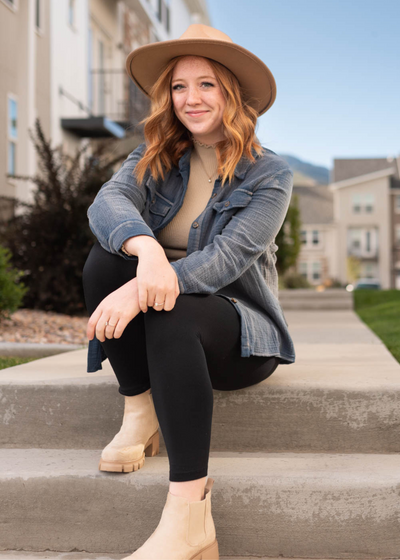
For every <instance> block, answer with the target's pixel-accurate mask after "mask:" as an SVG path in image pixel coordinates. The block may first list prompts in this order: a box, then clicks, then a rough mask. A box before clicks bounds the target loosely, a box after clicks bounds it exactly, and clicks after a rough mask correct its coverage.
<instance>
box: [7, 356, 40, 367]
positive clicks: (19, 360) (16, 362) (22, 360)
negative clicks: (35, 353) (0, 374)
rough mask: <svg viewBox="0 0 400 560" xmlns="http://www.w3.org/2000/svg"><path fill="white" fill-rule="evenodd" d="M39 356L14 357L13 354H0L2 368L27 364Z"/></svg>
mask: <svg viewBox="0 0 400 560" xmlns="http://www.w3.org/2000/svg"><path fill="white" fill-rule="evenodd" d="M37 359H38V358H14V357H13V356H0V369H5V368H8V367H12V366H18V365H19V364H26V363H27V362H32V361H33V360H37Z"/></svg>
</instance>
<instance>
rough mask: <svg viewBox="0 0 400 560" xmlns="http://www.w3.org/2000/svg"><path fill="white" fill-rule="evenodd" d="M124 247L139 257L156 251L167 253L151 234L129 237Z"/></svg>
mask: <svg viewBox="0 0 400 560" xmlns="http://www.w3.org/2000/svg"><path fill="white" fill-rule="evenodd" d="M124 248H125V249H126V251H128V253H130V254H131V255H136V256H137V257H139V258H140V257H142V256H144V255H148V254H149V253H156V252H159V253H161V254H162V253H164V255H165V252H164V249H163V247H162V246H161V245H160V243H159V242H158V241H157V240H156V239H154V238H153V237H150V236H149V235H135V236H134V237H129V239H127V240H126V241H125V242H124Z"/></svg>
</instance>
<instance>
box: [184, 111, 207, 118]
mask: <svg viewBox="0 0 400 560" xmlns="http://www.w3.org/2000/svg"><path fill="white" fill-rule="evenodd" d="M207 112H208V111H195V112H188V113H186V114H187V115H189V117H197V116H198V115H204V114H205V113H207Z"/></svg>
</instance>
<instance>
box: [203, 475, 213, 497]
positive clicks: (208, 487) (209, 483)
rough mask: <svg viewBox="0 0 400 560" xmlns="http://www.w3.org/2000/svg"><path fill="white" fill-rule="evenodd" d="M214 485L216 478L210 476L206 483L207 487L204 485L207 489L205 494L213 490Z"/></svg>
mask: <svg viewBox="0 0 400 560" xmlns="http://www.w3.org/2000/svg"><path fill="white" fill-rule="evenodd" d="M213 485H214V479H213V478H209V479H208V480H207V484H206V485H205V487H204V489H205V492H204V495H205V494H208V492H210V491H211V488H212V487H213Z"/></svg>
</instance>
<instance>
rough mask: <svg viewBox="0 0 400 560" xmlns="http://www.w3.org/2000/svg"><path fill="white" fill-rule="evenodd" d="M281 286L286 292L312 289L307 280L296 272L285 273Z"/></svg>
mask: <svg viewBox="0 0 400 560" xmlns="http://www.w3.org/2000/svg"><path fill="white" fill-rule="evenodd" d="M283 284H284V286H285V288H286V289H288V290H292V289H296V288H313V286H312V285H311V284H310V282H309V281H308V280H307V278H304V276H302V275H301V274H299V273H298V272H288V273H286V274H285V275H284V277H283Z"/></svg>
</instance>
